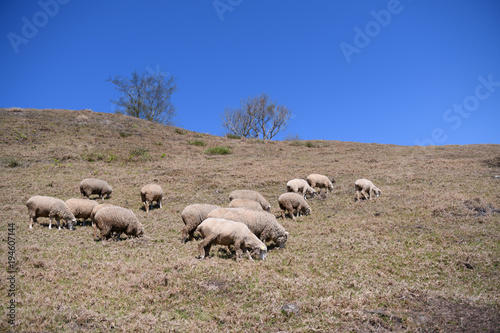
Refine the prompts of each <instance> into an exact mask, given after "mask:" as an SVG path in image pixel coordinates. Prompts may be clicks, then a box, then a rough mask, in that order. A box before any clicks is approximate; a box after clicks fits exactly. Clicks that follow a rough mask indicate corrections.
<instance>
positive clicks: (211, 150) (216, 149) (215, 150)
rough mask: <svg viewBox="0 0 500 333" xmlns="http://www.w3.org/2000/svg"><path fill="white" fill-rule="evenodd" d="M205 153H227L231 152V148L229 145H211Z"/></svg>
mask: <svg viewBox="0 0 500 333" xmlns="http://www.w3.org/2000/svg"><path fill="white" fill-rule="evenodd" d="M205 153H206V154H208V155H227V154H231V153H232V151H231V148H229V147H224V146H216V147H211V148H208V149H207V150H205Z"/></svg>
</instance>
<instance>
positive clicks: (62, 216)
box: [26, 195, 76, 230]
mask: <svg viewBox="0 0 500 333" xmlns="http://www.w3.org/2000/svg"><path fill="white" fill-rule="evenodd" d="M26 207H27V208H28V214H29V216H30V222H29V227H30V229H33V222H37V218H38V217H48V218H49V219H50V220H49V229H51V228H52V220H54V219H55V220H56V221H57V227H58V228H59V230H61V226H60V224H59V220H64V221H65V222H66V224H67V226H68V228H69V229H70V230H73V229H74V226H75V225H76V218H75V215H73V213H72V212H71V210H70V209H69V207H68V205H66V203H65V202H64V201H62V200H61V199H57V198H53V197H46V196H40V195H36V196H33V197H31V198H29V199H28V201H27V202H26Z"/></svg>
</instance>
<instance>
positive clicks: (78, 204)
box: [66, 198, 99, 223]
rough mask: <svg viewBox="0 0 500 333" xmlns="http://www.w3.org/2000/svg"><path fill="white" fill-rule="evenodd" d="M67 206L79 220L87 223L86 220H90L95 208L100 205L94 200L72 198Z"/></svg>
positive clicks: (67, 201) (67, 202)
mask: <svg viewBox="0 0 500 333" xmlns="http://www.w3.org/2000/svg"><path fill="white" fill-rule="evenodd" d="M66 205H68V207H69V209H70V210H71V212H72V213H73V215H75V217H76V218H77V219H83V223H85V220H86V219H89V218H90V215H91V214H92V210H93V209H94V207H95V206H97V205H99V204H98V203H97V202H95V201H94V200H89V199H78V198H71V199H68V200H66Z"/></svg>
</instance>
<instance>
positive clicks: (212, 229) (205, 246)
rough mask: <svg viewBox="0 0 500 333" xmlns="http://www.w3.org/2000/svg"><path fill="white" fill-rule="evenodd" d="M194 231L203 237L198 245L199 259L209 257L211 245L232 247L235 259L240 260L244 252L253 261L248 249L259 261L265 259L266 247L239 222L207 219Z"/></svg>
mask: <svg viewBox="0 0 500 333" xmlns="http://www.w3.org/2000/svg"><path fill="white" fill-rule="evenodd" d="M196 231H198V232H199V233H200V234H201V236H202V237H203V240H202V241H201V242H200V243H199V244H198V250H199V251H200V259H203V258H205V257H208V256H209V255H210V247H211V246H212V244H217V245H227V246H229V245H234V248H235V250H236V257H237V259H238V258H241V255H242V254H243V252H244V253H245V254H246V255H247V256H248V258H249V259H250V260H252V261H253V259H252V256H251V255H250V253H249V251H248V250H249V249H250V250H251V251H252V252H254V253H256V254H258V255H259V258H260V259H262V260H265V259H266V256H267V247H266V245H265V244H264V243H263V242H262V241H261V240H260V239H258V238H257V236H255V235H254V234H253V233H252V232H251V231H250V229H249V228H248V227H247V226H246V225H245V224H243V223H241V222H235V221H229V220H225V219H219V218H208V219H206V220H205V221H203V222H202V223H201V224H200V225H199V226H198V227H197V228H196Z"/></svg>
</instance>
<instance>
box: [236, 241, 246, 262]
mask: <svg viewBox="0 0 500 333" xmlns="http://www.w3.org/2000/svg"><path fill="white" fill-rule="evenodd" d="M234 249H235V250H236V260H238V259H240V258H241V257H242V255H243V250H242V249H241V242H239V241H236V242H234ZM245 251H246V249H245Z"/></svg>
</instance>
